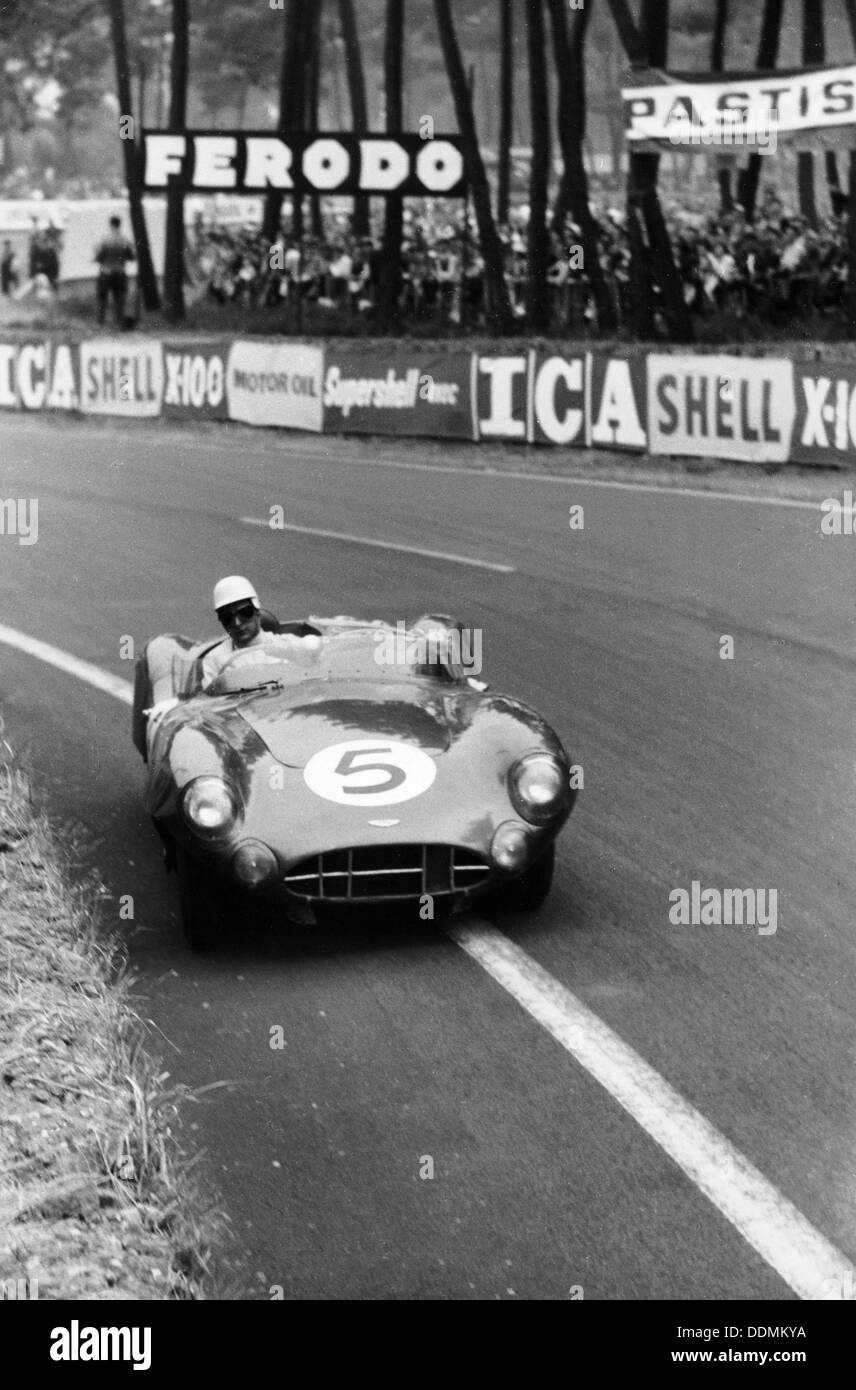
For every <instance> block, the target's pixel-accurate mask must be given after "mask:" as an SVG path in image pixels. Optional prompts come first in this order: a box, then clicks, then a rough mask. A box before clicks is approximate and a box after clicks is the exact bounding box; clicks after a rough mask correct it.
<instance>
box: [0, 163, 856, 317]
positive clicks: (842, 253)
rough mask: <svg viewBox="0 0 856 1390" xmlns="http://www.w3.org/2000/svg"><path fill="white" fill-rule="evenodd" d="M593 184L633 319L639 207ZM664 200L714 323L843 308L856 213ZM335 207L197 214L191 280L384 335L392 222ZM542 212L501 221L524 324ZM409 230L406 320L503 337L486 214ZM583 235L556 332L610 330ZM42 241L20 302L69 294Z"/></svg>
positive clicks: (223, 298)
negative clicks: (488, 297) (494, 301)
mask: <svg viewBox="0 0 856 1390" xmlns="http://www.w3.org/2000/svg"><path fill="white" fill-rule="evenodd" d="M22 173H23V171H18V174H19V175H21V174H22ZM16 178H17V182H16ZM16 178H12V179H11V182H10V178H7V179H6V180H4V181H3V183H2V185H0V196H6V197H11V196H22V195H24V194H27V193H29V194H30V196H38V194H39V190H38V189H36V190H33V189H32V188H30V187H29V185H28V184H27V180H25V179H23V180H22V178H21V177H17V176H16ZM13 185H14V186H13ZM19 185H20V186H19ZM591 187H592V211H593V213H594V216H595V220H596V225H597V228H598V257H599V260H600V266H601V269H602V271H603V275H604V279H605V282H606V285H607V289H608V292H609V294H610V296H611V299H612V307H613V311H614V317H615V318H616V320H617V322H618V323H619V325H621V326H623V327H626V326H628V325H629V324H630V322H631V319H632V313H631V303H630V259H631V251H630V238H629V235H628V221H627V218H628V214H627V212H626V210H625V208H624V206H623V198H622V196H621V194H620V192H619V191H618V188H617V185H614V186H612V187H611V188H610V187H609V186H607V185H606V184H604V183H600V182H599V181H598V179H597V178H596V177H592V181H591ZM120 192H121V188H120V186H119V185H118V184H117V185H114V184H112V183H109V184H108V183H104V184H98V185H96V184H94V183H93V182H92V181H87V180H83V179H80V180H76V181H69V180H65V181H63V182H62V186H61V189H60V187H59V186H57V187H56V188H52V189H51V196H57V195H58V194H61V196H63V197H66V198H72V197H84V198H86V197H91V198H95V197H99V198H100V197H104V196H107V195H113V194H118V193H120ZM662 202H663V210H664V214H665V218H666V224H667V227H668V229H669V233H670V236H671V240H672V245H673V248H674V255H675V263H676V266H677V269H678V273H679V275H680V277H681V282H682V286H683V293H684V297H685V300H686V303H687V305H688V307H689V309H690V311H691V313H692V314H693V315H695V316H697V317H698V318H699V319H705V320H709V321H710V322H711V324H712V327H713V329H714V330H716V329H717V328H718V326H719V324H720V323H722V325H723V329H724V331H728V330H729V329H730V328H731V327H732V326H733V320H735V319H737V320H740V319H742V320H745V321H746V328H747V332H749V333H752V332H755V331H757V332H758V333H759V334H761V333H763V332H765V331H767V330H769V329H775V328H779V327H781V328H786V327H787V326H788V325H790V324H792V323H796V322H799V321H804V320H805V319H807V318H809V319H813V320H815V321H816V320H817V319H818V317H824V316H825V317H828V318H830V319H832V318H834V317H835V316H836V314H840V313H841V311H842V310H843V307H844V304H845V300H846V295H847V289H848V261H849V258H848V249H847V225H846V217H844V216H841V217H834V216H831V215H830V216H828V217H826V218H824V219H822V220H821V221H820V223H819V224H818V225H815V226H812V225H811V224H810V223H809V222H808V221H807V220H806V219H805V218H803V217H801V216H799V215H797V214H796V213H795V212H793V211H792V210H791V209H789V208H788V207H786V206H785V204H784V203H783V202H782V200H781V199H780V198H779V197H778V196H777V194H776V192H775V190H774V189H773V188H772V187H770V188H768V189H766V190H765V192H764V195H763V197H762V198H761V200H760V204H759V207H758V210H757V212H756V215H755V217H754V219H753V221H752V222H751V223H750V222H748V221H747V219H746V217H745V215H744V214H743V211H742V209H737V210H736V211H734V212H731V213H722V212H715V213H712V212H711V211H710V198H709V195H705V193H704V192H703V191H702V192H699V191H696V192H693V191H692V190H691V189H689V188H686V189H683V190H682V191H681V196H680V199H679V200H678V199H676V198H674V197H673V198H669V196H668V195H667V194H664V195H663V197H662ZM341 205H342V200H339V206H341ZM375 210H376V211H377V210H378V205H377V204H376V207H375ZM305 211H306V209H305ZM321 214H322V215H321V217H320V218H319V217H318V216H317V214H316V216H315V218H314V219H312V218H307V222H306V223H305V226H309V225H312V226H314V230H312V231H309V230H307V231H304V234H303V235H302V236H301V237H300V238H299V239H298V238H297V237H296V236H294V235H293V234H292V232H291V230H290V228H289V221H288V215H287V214H286V215H284V219H283V231H282V233H281V234H280V236H279V238H278V239H277V240H276V241H275V242H274V243H273V245H271V244H269V243H268V242H267V241H265V240H264V239H263V238H262V236H261V234H260V232H259V230H258V229H257V228H252V227H244V226H237V225H224V224H223V223H218V222H216V221H213V222H212V221H211V220H206V217H205V216H204V215H203V214H201V213H199V214H197V216H196V220H195V222H194V224H193V225H192V226H191V227H189V228H188V236H187V279H188V281H189V283H190V284H192V285H193V287H194V288H195V293H196V295H198V296H200V297H208V298H210V299H211V300H213V301H215V302H216V303H219V304H222V305H227V304H231V305H235V306H237V307H239V308H240V307H244V308H247V309H249V308H267V309H269V308H272V307H276V306H279V307H281V308H282V309H283V310H285V311H289V310H290V311H291V312H290V313H286V314H285V316H284V325H287V326H288V327H292V326H293V322H294V316H295V311H296V316H297V318H298V319H299V317H300V315H301V314H302V312H303V309H304V307H305V306H310V305H311V306H314V308H315V309H316V310H317V311H319V312H320V314H321V321H320V322H319V321H318V318H317V316H316V317H314V319H313V327H314V328H315V329H316V330H318V329H321V330H322V331H323V324H324V321H325V317H326V318H327V319H328V320H329V323H330V327H331V330H334V329H341V328H344V327H348V326H354V325H356V324H359V323H360V322H361V321H363V322H364V323H365V324H366V326H367V328H368V329H369V331H370V325H371V322H372V319H373V318H374V317H375V316H376V314H377V309H378V304H379V298H380V287H381V270H382V264H383V259H384V256H383V251H382V235H381V231H380V228H379V227H376V228H374V230H373V235H371V236H357V235H355V234H354V233H353V232H352V230H351V225H350V216H349V215H348V213H347V212H342V211H338V210H336V204H335V202H333V203H322V206H321ZM528 220H529V210H528V207H527V206H526V204H525V203H519V204H518V205H517V206H516V207H514V208H512V210H511V213H510V216H509V220H508V222H507V223H506V224H505V225H502V226H500V228H499V233H500V239H501V241H502V244H503V246H504V254H505V274H506V280H507V283H508V287H509V293H510V297H511V302H512V307H513V311H514V314H515V316H516V317H517V319H518V320H520V321H521V326H524V327H525V322H526V314H527V303H528V298H529V293H528V291H529V265H528V256H527V230H528ZM319 227H323V232H322V233H319ZM403 228H404V231H403V238H402V245H401V257H400V260H401V282H400V283H401V293H400V300H399V317H400V320H401V323H402V326H403V327H404V328H405V329H406V328H407V327H408V326H413V327H417V326H418V325H424V326H426V327H427V328H428V329H429V330H431V331H436V332H438V333H440V334H442V333H443V332H444V331H446V332H454V331H456V330H457V329H458V328H462V329H464V330H466V331H478V330H480V329H485V330H488V331H489V329H490V325H489V324H488V323H487V322H486V315H485V295H484V266H483V262H482V259H481V256H480V254H479V246H478V229H477V226H476V223H475V218H474V216H473V214H472V212H471V211H469V212H466V213H465V211H464V206H463V204H462V203H460V202H443V201H442V200H424V201H417V200H410V201H408V202H407V203H406V204H405V207H404V210H403ZM579 238H580V232H579V228H577V227H576V226H575V225H574V223H573V222H572V221H571V220H570V219H568V220H567V221H566V222H565V223H564V225H563V226H562V227H561V228H559V227H558V226H554V227H553V228H552V230H551V233H550V246H551V251H550V260H549V269H548V273H547V278H548V283H549V290H550V302H551V330H552V331H554V332H556V333H566V334H569V335H579V334H583V335H584V334H587V333H597V331H598V329H599V327H600V325H599V324H598V314H597V309H596V305H595V302H594V298H593V295H592V292H591V285H590V280H589V274H588V269H587V267H586V264H585V257H584V255H583V252H582V247H581V246H580V242H579ZM28 242H29V245H28V247H27V250H26V251H24V252H23V253H22V248H21V246H20V243H19V245H18V247H17V248H13V245H12V243H11V242H10V241H8V240H5V241H3V242H2V244H0V290H2V293H3V294H4V295H7V296H16V295H18V294H20V293H22V292H24V291H25V290H26V289H27V287H28V286H34V287H35V290H36V291H37V292H38V291H39V289H40V287H41V288H43V291H44V294H45V295H49V294H50V293H51V292H53V291H55V290H56V287H57V281H58V276H59V265H60V259H59V258H60V256H61V253H62V234H61V231H60V230H59V229H58V228H56V227H53V226H51V225H50V223H49V222H48V221H46V220H43V219H42V220H40V219H36V218H34V219H33V231H32V234H31V236H30V237H29V238H28ZM102 279H103V276H102ZM656 308H657V302H656V291H655V311H656Z"/></svg>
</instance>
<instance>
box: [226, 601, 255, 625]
mask: <svg viewBox="0 0 856 1390" xmlns="http://www.w3.org/2000/svg"><path fill="white" fill-rule="evenodd" d="M255 612H256V610H255V607H254V606H253V604H252V603H245V604H243V605H242V606H241V607H240V608H233V609H232V610H231V611H227V610H225V609H224V610H222V611H221V612H220V613H218V614H217V617H218V618H219V619H220V622H221V623H222V624H223V626H224V627H226V628H229V627H231V626H232V624H233V623H234V622H235V619H236V618H238V619H240V621H241V622H242V623H248V622H249V621H250V618H252V617H254V616H255Z"/></svg>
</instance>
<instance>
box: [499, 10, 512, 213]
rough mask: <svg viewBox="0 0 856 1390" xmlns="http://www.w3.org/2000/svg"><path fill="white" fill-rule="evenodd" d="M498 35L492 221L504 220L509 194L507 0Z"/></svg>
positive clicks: (509, 21)
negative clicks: (495, 187) (496, 164)
mask: <svg viewBox="0 0 856 1390" xmlns="http://www.w3.org/2000/svg"><path fill="white" fill-rule="evenodd" d="M499 20H500V33H499V140H498V141H497V146H498V148H497V155H498V157H499V167H498V170H497V173H498V177H499V190H498V193H497V200H496V219H497V221H498V222H500V223H504V222H507V221H508V200H509V196H510V192H511V146H512V142H513V134H512V128H511V126H512V117H513V113H514V66H513V62H512V54H513V43H514V17H513V15H512V12H511V0H500V15H499Z"/></svg>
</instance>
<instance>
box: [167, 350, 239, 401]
mask: <svg viewBox="0 0 856 1390" xmlns="http://www.w3.org/2000/svg"><path fill="white" fill-rule="evenodd" d="M228 360H229V340H228V339H227V338H221V339H219V340H216V341H212V340H205V341H198V342H194V341H192V340H191V341H188V340H187V339H184V338H179V339H175V340H174V341H169V340H167V341H165V342H164V345H163V364H164V391H163V413H164V415H165V416H166V417H167V419H175V420H186V419H195V420H226V419H228V416H229V408H228V401H227V398H226V364H227V362H228Z"/></svg>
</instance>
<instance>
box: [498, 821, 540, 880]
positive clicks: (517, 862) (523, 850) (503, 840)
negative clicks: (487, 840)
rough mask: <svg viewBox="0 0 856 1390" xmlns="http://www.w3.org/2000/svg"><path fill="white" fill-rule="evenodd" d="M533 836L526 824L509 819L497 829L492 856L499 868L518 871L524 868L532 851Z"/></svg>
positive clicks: (513, 871) (509, 871) (508, 871)
mask: <svg viewBox="0 0 856 1390" xmlns="http://www.w3.org/2000/svg"><path fill="white" fill-rule="evenodd" d="M531 843H532V837H531V835H530V834H529V831H528V830H527V829H526V826H525V825H521V824H520V822H519V821H516V820H507V821H504V822H503V823H502V825H501V826H500V827H499V829H498V830H497V831H496V833H495V835H494V837H493V840H492V842H491V846H490V857H491V859H492V860H493V862H494V864H495V865H496V867H497V868H498V869H504V870H505V871H506V872H507V873H517V872H518V871H519V870H520V869H522V868H524V867H525V865H526V861H527V859H528V858H529V855H530V852H531V849H530V847H531Z"/></svg>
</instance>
